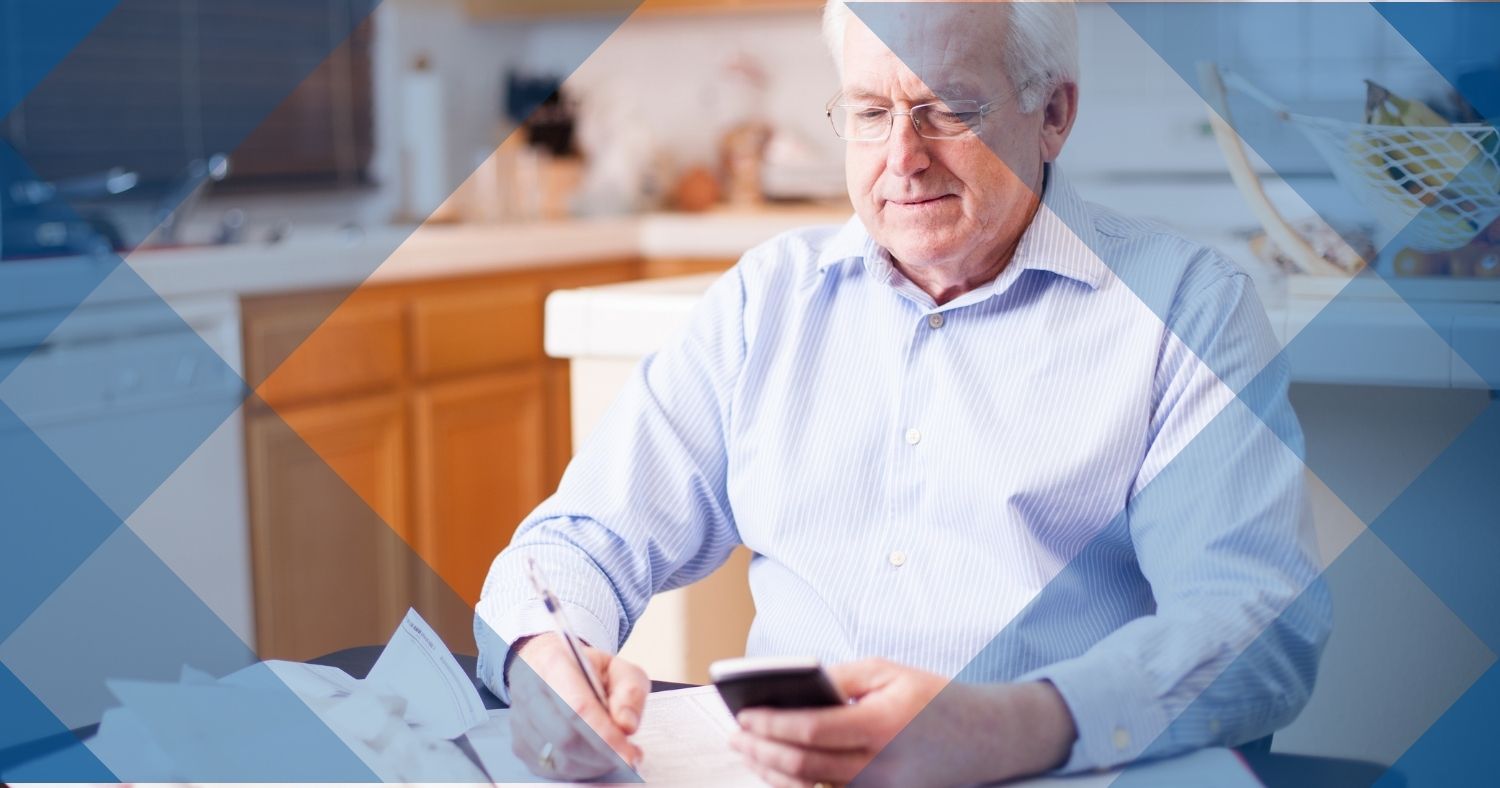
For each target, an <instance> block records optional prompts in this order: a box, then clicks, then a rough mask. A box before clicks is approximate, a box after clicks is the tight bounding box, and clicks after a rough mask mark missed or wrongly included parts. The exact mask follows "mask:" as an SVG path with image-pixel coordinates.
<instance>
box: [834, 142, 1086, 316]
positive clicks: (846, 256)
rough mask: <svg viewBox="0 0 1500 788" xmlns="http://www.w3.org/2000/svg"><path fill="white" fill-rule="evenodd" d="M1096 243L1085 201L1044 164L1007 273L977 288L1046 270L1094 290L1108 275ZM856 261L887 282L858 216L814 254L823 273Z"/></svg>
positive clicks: (887, 268)
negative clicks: (1038, 198) (1037, 200)
mask: <svg viewBox="0 0 1500 788" xmlns="http://www.w3.org/2000/svg"><path fill="white" fill-rule="evenodd" d="M1097 247H1098V243H1097V237H1096V236H1095V234H1094V226H1093V220H1092V217H1091V216H1090V214H1089V209H1088V204H1087V203H1085V202H1084V201H1083V199H1082V198H1081V197H1079V196H1078V193H1077V192H1076V191H1074V190H1073V186H1072V184H1070V183H1068V181H1067V179H1066V178H1064V177H1063V174H1062V170H1061V168H1059V167H1058V166H1057V165H1056V164H1048V165H1046V178H1045V185H1044V186H1043V187H1042V204H1041V205H1040V206H1038V207H1037V211H1036V215H1035V216H1033V217H1032V219H1031V224H1030V225H1028V226H1027V227H1026V231H1025V232H1023V233H1022V234H1021V240H1020V242H1019V243H1018V244H1017V245H1016V251H1015V254H1014V255H1013V256H1012V257H1011V261H1010V264H1009V265H1007V266H1006V271H1010V270H1011V269H1015V270H1016V273H1015V274H1012V275H1011V276H1010V277H1007V276H1006V274H1005V273H1002V274H1001V275H1000V276H999V277H997V279H996V280H995V282H992V283H990V284H989V285H985V286H984V287H981V288H980V289H981V290H984V289H986V288H992V287H994V286H995V285H996V284H999V283H1000V281H1001V280H1009V279H1010V278H1012V277H1014V276H1016V275H1019V273H1020V272H1021V271H1025V270H1028V269H1035V270H1041V271H1050V272H1051V273H1054V274H1057V275H1059V276H1063V277H1066V278H1068V279H1073V280H1075V281H1078V282H1082V283H1083V284H1086V285H1088V286H1089V287H1090V288H1094V289H1098V287H1099V286H1100V285H1101V284H1103V282H1104V280H1105V277H1106V275H1107V272H1106V270H1105V269H1106V266H1105V263H1104V261H1102V260H1100V259H1099V255H1098V254H1097V253H1096V252H1095V251H1094V249H1096V248H1097ZM850 260H860V261H861V262H863V263H864V267H865V270H866V271H868V272H869V273H870V275H871V276H873V277H874V278H875V279H877V280H879V281H881V282H890V281H891V279H892V277H893V276H894V274H895V268H894V266H892V264H891V257H890V253H889V252H887V251H886V250H885V249H883V248H881V247H880V245H879V244H877V243H875V239H874V238H871V237H870V234H869V232H868V231H866V230H865V226H864V223H863V222H862V221H860V218H859V216H858V215H855V216H852V217H850V218H849V221H847V222H845V223H844V226H843V227H841V228H839V230H838V232H836V233H834V235H833V237H832V238H830V239H829V241H828V243H826V244H825V245H824V246H823V250H822V252H821V253H819V255H818V265H817V270H818V273H820V274H822V273H826V272H827V271H828V269H830V268H832V267H833V266H834V265H835V264H838V263H842V262H847V261H850Z"/></svg>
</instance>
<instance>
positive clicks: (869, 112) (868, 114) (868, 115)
mask: <svg viewBox="0 0 1500 788" xmlns="http://www.w3.org/2000/svg"><path fill="white" fill-rule="evenodd" d="M854 117H856V118H859V119H860V120H867V121H875V120H880V119H881V118H883V117H885V110H883V109H876V108H874V107H871V108H868V109H862V110H860V111H858V112H856V113H854Z"/></svg>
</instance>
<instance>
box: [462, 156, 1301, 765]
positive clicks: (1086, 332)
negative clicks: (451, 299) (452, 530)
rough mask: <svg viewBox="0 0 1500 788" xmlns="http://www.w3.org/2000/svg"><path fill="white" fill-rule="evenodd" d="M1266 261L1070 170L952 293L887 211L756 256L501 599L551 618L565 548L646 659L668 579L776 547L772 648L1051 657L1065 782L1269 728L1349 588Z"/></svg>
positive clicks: (644, 383) (599, 438)
mask: <svg viewBox="0 0 1500 788" xmlns="http://www.w3.org/2000/svg"><path fill="white" fill-rule="evenodd" d="M1278 350H1279V348H1278V346H1277V345H1276V342H1275V339H1274V337H1273V336H1272V334H1271V332H1270V329H1269V325H1268V323H1267V320H1266V317H1265V313H1264V310H1263V309H1262V308H1261V307H1260V305H1259V302H1258V300H1257V299H1256V296H1255V292H1254V289H1253V287H1252V285H1251V282H1250V279H1249V278H1248V277H1247V276H1246V275H1245V274H1244V273H1243V272H1240V271H1239V270H1237V269H1236V268H1235V267H1234V266H1233V265H1232V264H1231V263H1229V262H1228V261H1227V260H1226V259H1225V258H1223V257H1222V256H1221V255H1219V254H1217V253H1215V252H1214V251H1212V250H1210V249H1208V248H1206V247H1203V246H1201V245H1198V244H1195V243H1193V242H1191V241H1188V240H1186V239H1184V238H1182V237H1180V236H1178V235H1175V234H1173V233H1171V232H1169V231H1167V230H1165V229H1163V228H1161V227H1159V226H1156V225H1153V224H1150V223H1146V222H1140V221H1134V220H1131V219H1127V218H1123V217H1121V216H1119V215H1117V214H1115V213H1112V212H1109V211H1107V210H1104V209H1101V208H1099V207H1097V206H1094V205H1090V204H1087V203H1085V202H1083V201H1082V200H1081V199H1080V198H1079V196H1078V195H1077V194H1076V192H1075V191H1074V190H1073V189H1072V188H1071V186H1070V185H1069V184H1068V182H1067V181H1066V180H1065V179H1064V178H1063V177H1062V173H1061V171H1060V170H1059V169H1058V168H1057V167H1056V166H1049V168H1048V174H1047V181H1046V187H1045V190H1044V194H1043V200H1042V205H1041V207H1040V208H1039V210H1038V211H1037V213H1036V215H1035V218H1034V219H1033V221H1032V223H1031V225H1030V226H1029V227H1028V228H1027V229H1026V231H1025V232H1024V234H1023V236H1022V238H1021V240H1020V243H1019V245H1018V247H1017V249H1016V252H1015V254H1014V257H1013V259H1012V260H1011V262H1010V263H1009V264H1008V265H1007V266H1006V267H1005V268H1004V269H1003V271H1002V272H1001V273H1000V274H999V276H998V277H996V279H994V280H993V281H992V282H990V283H988V284H985V285H983V286H981V287H979V288H977V289H975V290H972V291H970V292H968V293H965V294H964V295H962V296H960V297H958V298H956V299H954V300H952V301H950V302H948V303H946V304H943V305H941V306H939V305H937V304H935V303H934V301H933V300H932V298H931V297H930V296H928V295H927V294H926V293H925V292H923V291H922V290H921V289H920V288H918V287H917V286H915V285H914V284H913V283H912V282H910V281H909V280H908V279H906V278H905V277H904V276H903V275H902V274H901V273H900V272H899V271H898V270H897V269H896V268H895V267H894V266H893V265H892V261H891V257H890V255H889V254H888V253H887V252H886V251H885V250H884V249H882V248H881V247H880V246H878V245H877V244H876V243H875V242H874V240H873V239H872V238H871V237H870V235H869V233H868V232H867V231H866V230H865V228H864V226H863V224H862V223H861V222H860V221H859V219H858V218H857V217H855V218H852V219H850V220H849V221H848V222H847V223H845V224H844V225H842V226H833V227H820V228H811V229H806V230H799V231H794V232H789V233H786V234H783V235H781V236H779V237H777V238H774V239H772V240H770V241H768V242H766V243H764V244H762V245H760V246H758V247H756V248H754V249H752V250H751V251H749V252H748V253H746V254H745V256H744V257H743V258H742V259H741V260H740V261H739V263H738V264H737V265H736V266H735V267H734V268H733V269H731V270H730V271H729V272H728V273H726V274H725V275H724V276H723V277H722V278H720V279H719V280H718V281H717V282H716V283H715V284H714V285H713V286H712V287H711V288H710V289H709V290H708V292H707V295H706V296H705V297H704V299H703V301H702V302H701V304H700V305H699V306H698V308H697V309H696V311H695V312H694V314H693V316H692V318H691V319H690V321H689V323H688V325H687V326H686V327H685V328H684V330H682V331H681V332H680V333H679V334H678V335H677V336H676V337H675V339H674V340H672V341H671V342H669V343H668V344H667V345H666V346H665V347H663V348H662V349H661V350H660V351H659V352H657V353H655V354H654V355H652V356H649V357H648V358H646V359H645V360H644V361H643V362H642V363H641V364H640V366H639V368H638V369H637V370H636V372H635V374H634V376H633V378H632V379H631V381H630V382H629V384H628V385H627V387H626V389H625V391H624V392H623V393H622V394H621V395H620V396H619V398H618V399H617V400H616V402H615V403H614V405H613V406H612V408H611V409H610V410H609V412H608V413H607V414H606V416H605V417H604V419H603V421H602V422H601V424H600V426H599V427H598V429H597V431H596V432H595V434H593V435H592V436H590V438H589V439H588V440H587V441H586V442H585V443H584V445H583V446H582V447H581V449H580V451H579V453H578V455H577V457H576V458H575V459H574V460H573V462H572V464H571V465H569V467H568V470H567V473H566V474H565V476H564V478H563V481H562V483H561V485H560V487H559V488H558V490H557V492H556V494H554V495H553V496H552V497H551V498H549V499H548V500H547V501H545V502H544V503H543V504H542V505H541V506H540V507H538V508H537V510H536V511H535V512H533V513H532V514H531V515H530V516H529V517H528V518H527V519H526V520H525V521H524V522H523V523H522V524H521V526H520V528H519V529H518V531H517V532H516V536H515V539H514V540H513V542H512V543H511V545H510V546H509V547H508V548H507V549H506V550H505V551H504V552H502V553H501V554H500V555H499V556H498V557H497V558H496V560H495V562H494V564H493V566H492V568H491V569H490V573H489V576H488V578H487V580H486V583H485V587H484V589H483V594H482V598H481V601H480V604H479V607H478V611H477V612H478V615H477V616H476V625H475V629H476V634H477V638H478V641H479V643H480V656H481V667H480V675H481V678H482V679H483V680H485V681H486V683H487V684H488V685H489V686H490V687H492V688H493V689H494V690H496V691H497V692H498V693H500V694H501V695H502V697H503V696H504V694H505V687H504V682H503V681H502V680H501V675H500V673H501V666H502V664H503V661H504V657H505V655H506V651H507V645H506V644H507V643H510V642H514V641H515V640H516V639H518V638H520V637H523V636H525V635H529V634H535V633H538V632H543V631H548V630H549V629H550V628H551V627H550V620H549V618H548V617H547V615H546V613H545V611H544V610H543V609H542V608H541V606H540V603H539V602H538V601H537V600H536V599H535V596H534V594H533V593H532V592H531V590H530V587H529V585H528V583H527V579H526V577H527V576H526V571H525V559H526V558H527V557H534V558H535V559H536V560H537V561H538V562H539V563H540V564H541V565H542V566H543V568H544V571H545V572H546V574H547V577H548V578H549V579H550V581H551V582H552V583H553V585H554V590H555V591H557V592H558V596H559V597H560V598H561V599H562V600H563V602H564V605H565V606H566V608H567V610H568V615H569V616H570V618H571V621H572V623H573V625H574V626H575V627H576V628H577V629H578V630H579V634H580V636H581V637H583V638H584V639H585V640H587V641H589V642H590V643H592V644H593V645H595V646H597V647H599V648H602V649H605V650H610V651H613V650H616V649H618V648H619V647H620V645H621V644H622V643H623V642H624V640H625V638H626V636H627V635H628V634H629V632H630V628H631V625H632V624H633V622H635V621H636V620H637V618H638V617H639V616H640V615H641V613H642V611H643V610H644V609H645V607H646V603H647V602H648V601H649V600H650V598H651V596H652V595H653V594H655V593H657V592H659V591H663V590H666V589H670V588H675V587H678V586H682V585H685V584H688V583H691V582H693V581H694V580H697V579H699V578H702V577H704V576H706V575H707V574H709V573H710V572H712V571H713V570H714V569H715V568H716V567H718V566H719V565H720V564H721V563H722V562H723V561H724V560H725V559H726V558H727V556H728V555H729V553H730V551H731V550H732V549H734V548H735V547H736V546H738V545H741V544H743V545H745V546H747V547H748V548H749V549H750V550H751V551H752V559H751V564H750V588H751V592H752V595H753V597H754V601H755V609H756V616H755V620H754V623H753V625H752V628H751V631H750V635H749V640H748V642H747V644H746V646H745V651H746V653H747V654H750V655H775V654H783V655H812V656H816V657H818V658H820V659H822V660H824V661H826V662H838V661H844V660H850V659H856V658H863V657H872V656H879V657H885V658H888V659H890V660H893V661H896V662H900V663H905V664H909V665H913V666H916V667H920V668H923V669H926V670H930V671H934V672H937V673H940V674H943V675H947V676H954V677H957V678H958V679H961V680H962V681H966V682H972V681H980V682H983V681H1013V680H1031V679H1046V680H1049V681H1051V682H1052V683H1053V684H1054V685H1055V686H1056V687H1057V689H1058V690H1059V692H1060V693H1061V695H1062V697H1063V699H1064V700H1065V702H1066V703H1067V704H1068V707H1069V709H1070V711H1071V712H1072V714H1073V717H1074V719H1075V722H1076V723H1077V727H1078V731H1079V739H1078V742H1077V744H1076V745H1075V746H1074V749H1073V753H1072V756H1071V758H1070V759H1069V761H1068V762H1067V764H1066V765H1065V767H1064V768H1065V770H1070V771H1072V770H1079V769H1085V768H1097V767H1106V766H1111V765H1114V764H1118V763H1122V762H1125V761H1129V760H1132V759H1136V758H1140V757H1142V756H1152V755H1166V754H1171V753H1175V752H1180V751H1183V750H1186V749H1190V748H1193V747H1199V746H1204V745H1209V744H1215V743H1229V744H1234V743H1238V742H1241V741H1246V740H1250V739H1253V738H1257V737H1259V736H1263V735H1265V734H1266V733H1268V732H1270V731H1271V730H1273V729H1274V728H1275V727H1277V726H1279V725H1284V724H1285V723H1286V722H1288V721H1289V720H1290V719H1291V717H1293V716H1294V715H1295V714H1296V712H1297V711H1298V710H1300V708H1301V706H1302V705H1303V703H1304V702H1305V700H1306V697H1307V694H1308V692H1309V691H1310V689H1311V684H1312V679H1313V674H1314V672H1315V670H1316V664H1317V657H1318V654H1319V652H1320V650H1321V647H1322V644H1323V642H1324V640H1325V638H1326V634H1327V629H1328V621H1329V613H1328V602H1327V598H1326V593H1325V592H1324V591H1323V589H1322V587H1321V585H1319V584H1318V583H1317V581H1316V578H1317V576H1318V571H1319V566H1318V563H1317V561H1316V558H1315V550H1313V549H1312V547H1311V537H1310V525H1309V521H1308V517H1307V514H1306V503H1305V500H1304V490H1303V481H1302V468H1303V465H1302V463H1301V461H1300V460H1299V454H1300V453H1301V443H1300V442H1301V436H1300V432H1299V431H1298V428H1297V425H1296V421H1295V418H1294V417H1292V416H1291V414H1290V408H1289V406H1288V404H1287V400H1286V382H1287V381H1286V374H1285V366H1284V365H1283V364H1281V363H1280V362H1279V361H1278V360H1277V351H1278Z"/></svg>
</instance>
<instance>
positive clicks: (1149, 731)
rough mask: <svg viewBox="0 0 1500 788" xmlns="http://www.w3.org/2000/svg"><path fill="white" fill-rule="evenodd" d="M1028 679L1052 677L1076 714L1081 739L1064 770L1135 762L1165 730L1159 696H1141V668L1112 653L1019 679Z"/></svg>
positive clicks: (1072, 711)
mask: <svg viewBox="0 0 1500 788" xmlns="http://www.w3.org/2000/svg"><path fill="white" fill-rule="evenodd" d="M1026 681H1047V682H1050V683H1051V684H1052V686H1053V687H1055V688H1056V689H1057V692H1058V694H1060V695H1062V698H1063V702H1064V703H1066V704H1067V706H1068V712H1069V713H1070V714H1072V715H1073V724H1074V726H1075V727H1076V728H1077V730H1078V740H1077V741H1076V742H1074V743H1073V751H1072V753H1071V754H1070V756H1069V757H1068V760H1067V762H1066V763H1064V764H1063V765H1062V767H1061V768H1060V769H1058V772H1059V773H1063V774H1070V773H1075V772H1082V771H1088V770H1091V769H1098V770H1105V769H1111V768H1114V767H1116V766H1119V765H1121V764H1124V763H1129V762H1130V761H1134V760H1136V759H1138V758H1140V757H1141V755H1142V754H1143V753H1144V752H1145V751H1146V749H1147V748H1148V747H1150V746H1151V744H1152V743H1153V742H1154V741H1155V739H1156V737H1157V736H1159V735H1160V734H1161V732H1162V731H1164V730H1166V726H1167V719H1166V717H1167V714H1166V710H1165V709H1164V708H1162V705H1161V704H1160V703H1159V702H1157V700H1156V699H1155V698H1150V697H1143V696H1142V693H1141V691H1140V689H1141V687H1143V686H1144V684H1145V682H1144V681H1143V680H1142V677H1141V676H1140V674H1139V671H1137V670H1134V669H1132V668H1131V667H1130V666H1128V665H1123V664H1120V663H1119V662H1117V661H1114V660H1112V659H1111V658H1110V655H1108V654H1105V653H1098V654H1084V655H1083V656H1080V657H1077V658H1075V659H1070V660H1066V661H1063V662H1058V663H1055V664H1052V665H1048V666H1046V667H1044V668H1040V669H1038V670H1035V671H1032V672H1031V673H1028V674H1026V675H1024V676H1021V677H1020V678H1018V679H1017V682H1026Z"/></svg>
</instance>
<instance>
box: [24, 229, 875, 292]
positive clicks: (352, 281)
mask: <svg viewBox="0 0 1500 788" xmlns="http://www.w3.org/2000/svg"><path fill="white" fill-rule="evenodd" d="M850 213H851V212H850V210H849V209H848V208H847V207H843V208H842V209H841V208H839V207H823V206H816V207H796V208H772V209H767V210H754V211H735V210H730V209H724V210H716V211H710V212H706V213H701V214H672V213H656V214H645V215H642V216H636V217H627V218H609V219H592V220H570V221H558V222H536V223H526V224H505V225H501V224H496V225H462V224H455V225H444V224H427V225H421V226H407V227H401V226H385V227H379V228H375V229H371V230H367V231H355V232H349V231H344V230H339V229H335V228H327V229H303V228H298V229H297V230H295V231H294V233H293V235H292V236H290V237H289V238H288V239H287V240H286V241H283V242H281V243H278V244H274V245H266V244H260V243H243V244H235V245H230V246H186V247H181V248H169V249H161V248H157V249H150V248H143V249H138V250H136V251H135V252H133V253H132V254H130V255H129V256H128V257H126V258H125V261H126V263H127V265H128V266H129V268H128V270H121V271H116V272H114V275H112V276H110V277H108V279H109V280H110V281H108V282H106V283H105V286H104V287H103V288H102V289H101V290H99V291H98V292H95V293H94V294H93V295H92V296H90V299H89V300H90V302H91V303H108V302H114V301H124V300H132V299H136V300H138V299H140V298H142V296H143V291H142V289H141V287H140V284H141V283H142V282H144V284H146V285H149V286H150V287H151V289H152V290H154V291H155V292H156V293H157V294H159V295H160V296H162V297H163V298H165V299H167V300H168V301H174V300H176V299H180V298H184V297H190V296H198V295H210V294H233V295H242V296H243V295H256V294H263V293H278V292H291V291H297V290H307V289H316V288H325V287H341V286H351V285H356V284H359V283H361V282H365V281H369V282H391V281H401V280H405V279H415V278H426V277H441V276H456V275H463V274H473V273H484V272H492V271H503V270H507V269H518V268H529V267H536V266H544V265H554V264H557V265H561V264H567V263H576V262H584V261H590V260H608V259H618V258H625V257H738V256H739V255H740V254H742V253H744V252H745V250H747V249H749V248H750V247H752V246H754V245H755V244H757V243H760V242H761V241H764V240H766V239H768V238H770V237H772V236H774V235H776V234H778V233H781V232H783V231H786V230H790V229H793V228H796V227H803V226H807V225H815V224H831V223H839V222H842V221H844V220H846V219H847V218H848V217H849V215H850ZM112 263H113V260H111V259H90V258H82V257H77V258H56V259H49V260H39V261H17V262H7V263H0V314H11V313H17V312H31V311H40V310H46V309H58V308H71V307H72V306H75V305H76V303H77V301H78V299H79V297H80V294H79V293H78V290H79V288H80V287H87V288H88V289H89V290H93V289H94V285H95V284H97V283H98V281H99V280H101V279H103V278H104V277H103V274H104V272H105V271H106V270H108V269H110V268H112V267H113V266H112ZM131 273H133V274H135V276H134V277H132V276H130V274H131ZM136 277H138V279H136ZM131 280H135V281H131Z"/></svg>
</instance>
